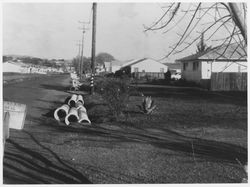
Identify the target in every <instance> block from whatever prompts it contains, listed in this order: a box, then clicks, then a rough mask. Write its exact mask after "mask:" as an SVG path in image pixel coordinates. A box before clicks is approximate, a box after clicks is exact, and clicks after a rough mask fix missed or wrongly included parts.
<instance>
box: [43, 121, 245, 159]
mask: <svg viewBox="0 0 250 187" xmlns="http://www.w3.org/2000/svg"><path fill="white" fill-rule="evenodd" d="M44 125H47V126H50V127H51V128H56V129H57V131H58V132H73V133H80V134H84V135H87V136H96V137H103V138H105V137H107V138H113V139H117V140H119V141H121V142H122V141H123V142H141V143H147V144H151V145H154V146H156V147H159V148H163V149H169V150H172V151H176V152H179V153H183V154H187V155H189V156H190V155H191V156H192V155H193V152H194V154H195V156H196V157H201V158H206V159H208V160H211V161H219V162H227V163H233V164H236V163H237V162H236V158H237V159H238V160H240V162H241V163H242V164H245V163H246V162H247V149H246V148H244V147H241V146H237V145H234V144H230V143H224V142H219V141H215V140H206V139H202V138H193V137H188V136H185V135H182V134H180V133H178V132H175V131H172V130H170V129H164V131H165V133H157V132H149V131H145V130H143V129H140V128H134V127H129V128H124V129H123V128H119V129H118V130H117V129H115V130H112V129H107V128H104V127H103V126H102V127H101V126H98V125H91V126H83V125H79V124H72V125H70V126H64V125H58V124H56V123H53V122H52V123H51V122H49V123H47V124H46V123H44Z"/></svg>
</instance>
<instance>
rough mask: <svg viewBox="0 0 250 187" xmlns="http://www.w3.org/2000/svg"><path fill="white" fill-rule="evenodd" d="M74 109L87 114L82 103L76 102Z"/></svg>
mask: <svg viewBox="0 0 250 187" xmlns="http://www.w3.org/2000/svg"><path fill="white" fill-rule="evenodd" d="M76 108H77V110H79V109H81V110H83V111H85V112H87V110H86V108H85V107H84V106H83V104H82V102H80V101H77V102H76Z"/></svg>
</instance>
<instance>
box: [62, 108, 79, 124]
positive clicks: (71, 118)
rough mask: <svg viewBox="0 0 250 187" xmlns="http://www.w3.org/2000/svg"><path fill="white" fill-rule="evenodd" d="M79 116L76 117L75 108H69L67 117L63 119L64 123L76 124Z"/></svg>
mask: <svg viewBox="0 0 250 187" xmlns="http://www.w3.org/2000/svg"><path fill="white" fill-rule="evenodd" d="M78 120H79V116H78V111H77V109H76V108H75V107H72V108H70V110H69V113H68V115H67V116H66V118H65V123H66V125H69V124H70V123H73V122H78Z"/></svg>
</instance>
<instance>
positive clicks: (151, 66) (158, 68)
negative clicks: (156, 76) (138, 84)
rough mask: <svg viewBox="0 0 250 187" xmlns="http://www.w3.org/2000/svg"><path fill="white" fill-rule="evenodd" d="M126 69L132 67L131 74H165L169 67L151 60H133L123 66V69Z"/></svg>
mask: <svg viewBox="0 0 250 187" xmlns="http://www.w3.org/2000/svg"><path fill="white" fill-rule="evenodd" d="M124 67H130V68H131V73H137V72H142V73H147V72H150V73H165V72H167V71H168V66H166V65H164V64H162V63H160V62H158V61H156V60H153V59H150V58H142V59H137V60H131V61H129V62H127V63H125V64H123V65H122V68H124Z"/></svg>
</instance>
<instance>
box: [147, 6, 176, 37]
mask: <svg viewBox="0 0 250 187" xmlns="http://www.w3.org/2000/svg"><path fill="white" fill-rule="evenodd" d="M174 4H175V3H172V4H171V5H170V7H169V8H168V10H167V11H166V12H165V13H164V14H163V15H162V16H161V17H160V19H158V21H156V22H155V23H154V24H153V25H152V26H150V27H148V28H147V27H146V26H145V25H144V28H145V30H144V32H147V31H148V30H152V28H153V27H155V26H156V25H157V24H158V23H160V21H161V20H162V19H163V18H164V17H165V16H166V15H167V13H168V12H169V11H170V9H171V8H172V7H173V6H174Z"/></svg>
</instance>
